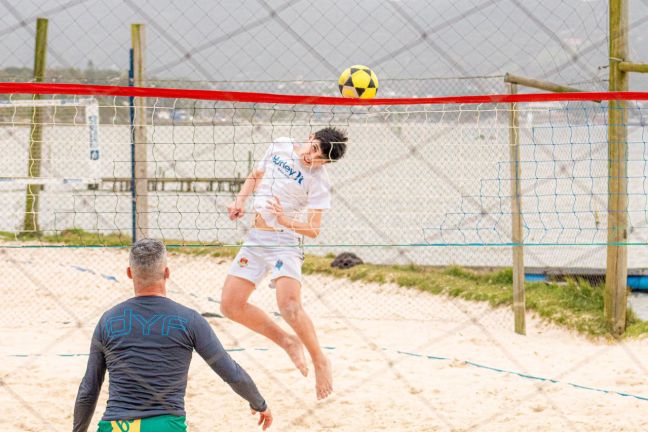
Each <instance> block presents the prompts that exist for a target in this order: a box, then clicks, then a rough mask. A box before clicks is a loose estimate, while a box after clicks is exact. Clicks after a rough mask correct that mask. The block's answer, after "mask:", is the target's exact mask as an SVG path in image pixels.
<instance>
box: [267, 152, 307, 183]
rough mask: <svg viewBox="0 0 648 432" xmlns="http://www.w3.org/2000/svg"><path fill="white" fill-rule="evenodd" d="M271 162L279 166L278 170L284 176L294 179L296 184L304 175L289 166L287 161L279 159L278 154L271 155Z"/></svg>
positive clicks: (300, 181) (302, 179)
mask: <svg viewBox="0 0 648 432" xmlns="http://www.w3.org/2000/svg"><path fill="white" fill-rule="evenodd" d="M272 163H273V164H275V165H277V166H278V167H279V171H281V172H282V173H283V174H284V175H285V176H286V177H288V178H291V179H293V180H295V181H296V182H297V184H302V182H303V181H304V175H303V174H302V173H301V171H299V170H296V169H294V168H293V167H291V166H290V164H289V163H288V162H286V161H285V160H283V159H281V158H280V157H279V156H277V155H274V156H272Z"/></svg>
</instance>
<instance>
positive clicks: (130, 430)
mask: <svg viewBox="0 0 648 432" xmlns="http://www.w3.org/2000/svg"><path fill="white" fill-rule="evenodd" d="M141 425H142V419H136V420H113V421H111V422H110V426H112V430H113V432H140V428H141Z"/></svg>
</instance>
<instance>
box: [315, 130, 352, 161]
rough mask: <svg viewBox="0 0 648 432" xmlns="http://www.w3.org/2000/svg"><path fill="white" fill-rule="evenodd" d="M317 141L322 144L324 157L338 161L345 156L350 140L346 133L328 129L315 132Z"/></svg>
mask: <svg viewBox="0 0 648 432" xmlns="http://www.w3.org/2000/svg"><path fill="white" fill-rule="evenodd" d="M315 139H316V140H318V141H319V142H320V148H321V149H322V154H323V155H324V157H326V158H328V159H330V160H331V161H336V160H339V159H341V158H342V156H344V153H345V152H346V147H347V145H346V143H347V140H348V139H349V138H348V137H347V135H346V132H344V131H341V130H339V129H336V128H334V127H327V128H324V129H321V130H318V131H317V132H315Z"/></svg>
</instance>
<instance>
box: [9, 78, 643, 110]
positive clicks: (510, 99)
mask: <svg viewBox="0 0 648 432" xmlns="http://www.w3.org/2000/svg"><path fill="white" fill-rule="evenodd" d="M0 93H1V94H39V95H83V96H122V97H129V96H132V97H149V98H172V99H198V100H212V101H224V102H248V103H264V104H288V105H444V104H490V103H522V102H561V101H563V102H565V101H611V100H634V101H646V100H648V92H572V93H520V94H493V95H475V96H444V97H431V98H375V99H349V98H343V97H329V96H302V95H284V94H274V93H248V92H236V91H219V90H195V89H177V88H164V87H126V86H106V85H90V84H61V83H15V82H13V83H0Z"/></svg>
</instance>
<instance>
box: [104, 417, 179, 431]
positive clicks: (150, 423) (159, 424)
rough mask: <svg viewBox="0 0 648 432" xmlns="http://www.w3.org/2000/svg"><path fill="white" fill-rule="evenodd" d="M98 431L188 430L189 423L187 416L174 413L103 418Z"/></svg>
mask: <svg viewBox="0 0 648 432" xmlns="http://www.w3.org/2000/svg"><path fill="white" fill-rule="evenodd" d="M97 432H187V423H186V418H185V417H180V416H172V415H161V416H155V417H147V418H143V419H134V420H112V421H104V420H101V421H100V422H99V428H98V429H97Z"/></svg>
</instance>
